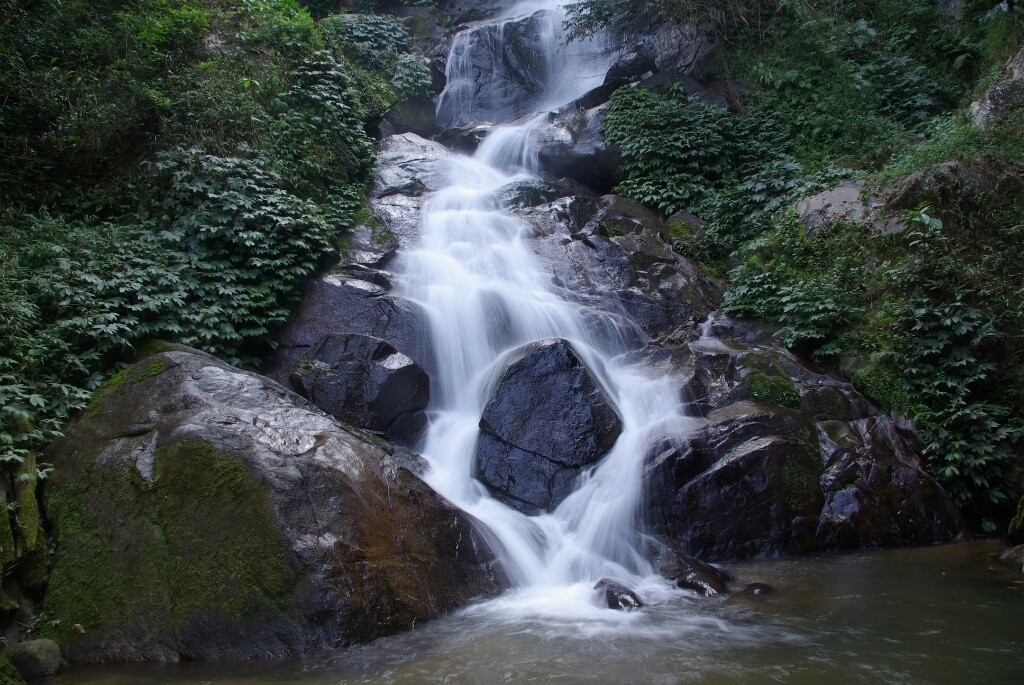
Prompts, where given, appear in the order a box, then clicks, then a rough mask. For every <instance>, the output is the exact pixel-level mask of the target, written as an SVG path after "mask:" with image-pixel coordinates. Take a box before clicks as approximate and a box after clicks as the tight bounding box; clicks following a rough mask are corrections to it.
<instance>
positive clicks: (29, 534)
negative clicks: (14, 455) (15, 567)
mask: <svg viewBox="0 0 1024 685" xmlns="http://www.w3.org/2000/svg"><path fill="white" fill-rule="evenodd" d="M37 482H38V475H37V473H36V455H35V453H33V452H29V453H28V455H27V456H26V457H25V461H24V462H22V463H21V465H20V466H19V467H18V471H17V476H16V478H15V492H16V493H17V494H18V537H19V539H20V541H21V546H22V547H23V548H24V549H25V550H34V549H35V548H36V545H38V544H39V542H40V540H41V538H42V530H41V523H40V516H39V500H38V498H37V497H36V484H37Z"/></svg>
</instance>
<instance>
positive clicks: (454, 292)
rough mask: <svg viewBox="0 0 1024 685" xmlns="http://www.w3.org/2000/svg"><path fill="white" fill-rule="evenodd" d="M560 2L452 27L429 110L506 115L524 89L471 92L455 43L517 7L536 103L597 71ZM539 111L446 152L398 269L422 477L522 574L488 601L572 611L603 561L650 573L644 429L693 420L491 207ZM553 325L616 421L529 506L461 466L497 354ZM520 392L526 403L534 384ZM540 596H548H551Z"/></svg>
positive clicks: (604, 58) (528, 172)
mask: <svg viewBox="0 0 1024 685" xmlns="http://www.w3.org/2000/svg"><path fill="white" fill-rule="evenodd" d="M564 4H565V3H564V1H563V0H548V1H545V2H537V1H529V2H521V3H518V4H516V5H514V6H513V7H512V8H510V9H509V10H508V11H506V13H505V14H503V15H502V16H501V17H499V18H498V19H496V20H494V22H496V23H494V24H488V25H485V26H479V25H478V26H474V27H471V28H469V29H467V30H465V31H463V32H462V33H460V34H458V35H457V36H456V38H455V41H454V45H453V48H452V56H451V57H450V59H449V63H448V79H449V80H448V87H447V88H446V90H445V91H444V93H443V94H442V95H441V97H440V104H439V110H440V111H439V114H445V113H446V115H447V117H448V118H449V123H452V124H464V123H470V122H472V121H474V120H476V119H477V118H479V117H481V116H482V115H486V116H487V117H489V118H490V119H491V120H492V121H494V120H496V121H498V122H501V121H508V120H510V119H517V118H519V116H520V114H521V112H520V111H517V108H518V107H519V104H521V103H519V104H517V105H516V106H513V107H505V108H504V109H503V110H501V111H499V110H498V109H497V105H500V104H501V103H500V102H496V101H494V100H488V101H485V102H481V101H480V99H479V98H480V97H489V96H488V94H487V93H483V94H481V93H476V94H475V95H476V97H474V96H473V94H472V93H470V92H469V91H470V90H471V88H470V87H469V85H468V84H469V83H470V82H471V81H472V77H473V75H472V74H471V73H468V72H469V70H470V69H471V66H470V62H471V60H469V59H468V57H467V53H468V52H469V51H470V50H472V49H473V48H472V46H473V44H474V42H475V41H479V40H481V34H486V35H485V38H486V39H487V40H498V41H500V40H502V37H503V35H504V28H503V27H504V24H505V23H507V22H510V21H518V20H522V19H523V18H524V17H530V18H531V21H533V22H536V23H539V25H540V26H541V27H542V28H543V30H542V31H541V32H540V33H539V34H538V36H537V39H538V40H539V41H541V47H542V50H540V52H539V53H538V54H537V55H536V56H535V57H536V59H535V60H534V66H535V67H536V76H537V78H538V82H537V83H536V88H535V91H534V96H533V104H535V105H536V106H537V108H539V109H543V110H546V109H553V108H556V107H558V106H561V105H563V104H565V103H567V102H570V101H572V100H574V99H576V98H578V97H580V96H581V95H583V94H584V93H586V92H587V91H588V90H590V89H592V88H594V87H596V86H598V85H600V84H601V82H602V79H603V78H604V74H605V72H606V71H607V68H608V66H609V65H610V63H611V61H613V60H614V57H615V56H614V53H613V52H612V51H611V50H609V49H608V48H607V46H606V45H605V44H603V42H602V41H601V40H599V39H592V40H588V41H579V42H571V43H569V44H568V45H566V44H564V38H563V35H562V31H561V25H562V22H563V21H564V18H565V13H564V10H563V8H562V6H563V5H564ZM495 26H497V27H498V29H497V30H496V31H495V30H494V27H495ZM503 50H504V49H503V48H502V47H499V48H497V49H496V50H495V51H496V52H498V53H501V52H503ZM499 76H500V74H495V77H496V78H497V77H499ZM544 116H546V114H545V113H543V112H541V113H539V114H536V115H535V116H530V115H527V116H525V117H522V118H520V119H519V121H518V122H517V123H511V124H505V125H502V126H499V127H497V128H496V129H495V130H494V131H493V132H492V133H491V134H490V135H489V136H488V138H487V139H486V140H485V141H484V142H483V144H482V145H481V146H480V147H479V149H478V150H477V151H476V153H475V154H474V155H473V156H472V157H468V156H462V155H459V156H455V157H453V158H452V161H451V164H450V170H449V172H450V183H449V185H448V186H447V187H445V188H443V189H442V190H440V191H438V192H436V193H434V194H433V195H432V196H431V197H430V198H429V199H428V200H427V202H426V204H425V206H424V209H423V212H422V216H421V226H420V235H421V238H420V243H419V245H417V246H416V247H413V248H411V249H407V250H406V251H405V252H404V253H403V254H402V257H401V260H402V261H401V265H400V268H399V273H400V278H399V280H400V291H401V294H402V295H403V296H404V297H406V298H408V299H410V300H413V301H415V302H417V303H419V304H420V305H422V306H423V308H424V309H425V311H426V312H427V315H428V318H429V329H430V335H431V336H432V342H433V348H434V349H435V350H436V355H437V360H436V361H437V381H436V383H435V386H434V393H433V399H432V407H431V410H432V411H431V421H430V426H429V429H428V434H427V436H426V439H425V444H424V446H423V450H422V452H423V455H424V456H425V457H426V459H427V460H428V461H429V463H430V471H429V473H428V474H427V481H428V482H429V483H430V485H431V486H433V487H434V488H435V489H436V490H437V491H438V492H440V493H441V494H443V495H444V496H445V497H447V498H448V499H450V500H451V501H453V502H455V503H456V504H457V505H458V506H460V507H461V508H463V509H464V510H466V511H467V512H469V513H471V514H472V515H473V516H475V517H476V518H478V519H479V520H480V521H481V522H482V523H483V524H484V525H485V526H486V528H487V529H488V530H489V531H490V533H491V535H493V538H494V546H495V548H496V549H497V550H498V554H499V555H500V556H501V558H502V561H503V563H504V566H505V568H506V572H507V573H508V575H509V577H510V578H511V579H512V581H513V583H514V585H515V586H516V587H517V588H518V589H519V591H518V592H517V593H513V597H517V598H518V600H516V599H513V600H508V598H506V599H504V600H499V602H508V601H510V602H511V604H510V606H512V605H515V606H519V608H523V606H526V607H532V609H528V610H537V611H542V612H547V611H554V612H556V613H557V612H561V611H564V612H569V613H571V612H573V611H576V610H578V609H584V610H586V608H587V607H591V608H592V602H593V601H594V599H593V596H592V595H593V593H592V591H591V588H592V586H593V585H594V582H595V580H597V579H599V578H601V577H603V576H614V577H617V578H620V579H626V580H629V581H630V582H633V583H643V582H645V579H648V580H650V582H652V583H653V582H655V581H653V579H652V576H653V569H652V567H651V565H650V564H649V563H648V561H646V560H645V558H644V556H643V554H642V553H641V549H640V546H641V539H640V535H639V533H638V528H639V525H638V521H637V514H638V507H639V501H640V498H641V496H642V483H641V476H642V473H641V471H642V468H643V463H644V459H645V456H647V454H648V453H649V450H650V449H651V447H652V445H654V444H655V443H656V442H658V441H659V440H664V439H671V438H678V437H679V436H683V435H685V434H686V433H687V432H689V431H690V430H691V429H692V427H693V426H694V425H695V424H697V422H698V420H697V419H693V418H688V417H687V416H685V415H684V413H683V411H682V410H681V407H680V400H679V383H680V380H679V379H678V378H673V377H672V376H669V375H666V374H665V372H664V371H663V370H661V369H648V368H643V367H640V366H636V365H634V364H631V363H628V362H627V361H626V360H625V358H624V357H625V355H626V354H627V353H628V352H630V351H631V346H633V347H635V342H634V343H631V342H630V341H631V340H632V341H635V340H636V336H635V334H634V333H633V332H632V331H627V330H625V329H624V328H623V324H622V323H620V321H619V320H617V319H615V318H613V317H612V316H610V315H605V314H600V313H595V312H594V311H593V310H585V309H584V308H582V307H581V306H580V305H578V304H576V303H574V302H571V301H569V300H567V299H565V298H564V297H563V296H562V295H561V294H560V293H559V292H558V291H557V289H556V288H554V287H552V285H551V281H552V274H550V273H548V272H547V271H546V270H545V269H544V268H543V267H542V265H541V264H540V262H539V260H538V259H537V257H536V256H535V255H534V254H533V252H532V251H531V246H530V236H531V231H532V230H533V229H532V227H531V226H530V225H529V224H527V223H526V222H525V221H523V220H522V219H520V218H517V217H514V216H512V215H511V214H509V213H507V212H505V211H503V210H502V209H500V207H499V206H498V202H497V201H496V199H495V194H496V191H498V190H499V189H500V188H502V187H504V186H507V185H508V184H509V183H512V182H515V181H522V180H528V179H537V178H539V173H540V172H539V168H538V164H537V160H536V155H535V154H534V153H533V152H532V150H531V147H530V140H529V139H530V132H531V129H532V128H533V127H534V126H536V125H537V122H538V121H540V120H542V119H543V117H544ZM552 338H560V339H564V340H566V341H568V342H569V343H570V344H571V347H572V349H573V350H574V351H575V352H576V354H577V355H578V356H579V358H580V359H581V360H582V361H583V362H584V363H585V365H586V366H587V367H588V369H589V371H590V372H591V373H592V374H593V375H594V376H596V378H597V379H598V381H599V383H600V384H601V386H602V388H603V390H604V392H605V393H606V394H607V396H608V397H609V398H610V399H611V401H612V403H613V404H614V406H615V409H616V410H617V413H618V414H619V416H620V418H621V423H622V431H621V434H620V435H619V437H618V439H617V440H616V442H615V444H614V446H613V447H612V449H611V450H610V452H608V454H607V455H606V456H605V457H604V458H603V459H602V460H600V461H599V462H597V464H596V466H595V467H593V468H592V469H589V470H585V471H584V472H583V473H582V475H581V477H580V478H579V479H578V481H577V482H576V486H575V490H574V491H573V492H572V494H571V495H569V496H568V497H567V498H566V499H565V500H564V501H562V502H561V503H560V504H558V506H557V508H555V509H554V510H553V511H552V512H550V513H542V514H540V515H535V516H530V515H527V514H525V513H522V512H520V511H517V510H516V509H514V508H511V507H509V506H507V505H506V504H504V503H502V502H501V501H499V500H498V499H495V498H494V497H492V496H491V494H490V493H489V492H488V490H487V489H486V488H485V487H484V486H483V485H482V484H481V483H480V482H479V481H477V480H476V479H475V478H474V460H475V455H476V449H477V441H478V437H479V435H480V428H479V426H480V420H481V416H482V414H483V412H484V408H485V405H486V404H487V402H488V400H489V399H490V397H491V395H492V393H493V392H494V390H495V387H496V385H497V382H498V379H499V377H500V376H501V374H502V373H503V371H504V370H505V368H506V366H507V364H508V360H509V357H510V355H513V354H514V353H515V351H516V350H518V349H519V348H521V347H522V346H523V345H526V344H528V343H532V342H535V341H541V340H546V339H552ZM520 401H521V402H523V403H531V402H533V401H534V398H531V397H522V398H521V400H520ZM548 598H557V599H554V600H552V601H551V602H550V603H549V602H548ZM517 601H519V603H518V604H517ZM524 603H525V604H524ZM556 603H557V604H558V606H554V604H556Z"/></svg>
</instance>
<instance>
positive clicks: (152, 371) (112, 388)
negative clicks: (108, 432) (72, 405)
mask: <svg viewBox="0 0 1024 685" xmlns="http://www.w3.org/2000/svg"><path fill="white" fill-rule="evenodd" d="M143 361H145V360H143ZM170 366H171V364H170V362H168V361H167V360H166V359H162V358H161V359H151V360H149V361H146V363H145V364H143V363H141V362H140V363H137V364H135V365H134V366H129V367H127V368H125V369H121V370H120V371H118V372H117V373H115V374H114V375H113V376H111V377H110V378H109V379H107V382H106V383H104V384H103V385H101V386H100V387H99V388H97V389H96V391H95V392H94V393H93V394H92V399H90V400H89V405H88V406H87V407H86V408H85V410H84V411H83V412H82V418H83V419H88V418H93V417H95V416H97V415H99V413H100V411H101V410H102V408H103V401H104V400H106V398H108V397H110V395H112V394H113V393H115V392H117V391H118V390H120V389H121V388H123V387H125V386H126V385H132V384H133V383H138V382H140V381H144V380H146V379H147V378H153V377H154V376H159V375H160V374H161V373H163V372H164V371H166V370H167V369H168V368H170Z"/></svg>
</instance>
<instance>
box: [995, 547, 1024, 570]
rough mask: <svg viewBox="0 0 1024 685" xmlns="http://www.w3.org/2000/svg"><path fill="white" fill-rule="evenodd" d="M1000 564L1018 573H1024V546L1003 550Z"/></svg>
mask: <svg viewBox="0 0 1024 685" xmlns="http://www.w3.org/2000/svg"><path fill="white" fill-rule="evenodd" d="M999 563H1001V564H1002V565H1003V566H1006V567H1007V568H1011V569H1013V570H1014V571H1016V572H1017V573H1024V545H1017V546H1016V547H1010V548H1009V549H1006V550H1003V553H1002V554H1000V555H999Z"/></svg>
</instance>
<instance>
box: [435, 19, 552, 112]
mask: <svg viewBox="0 0 1024 685" xmlns="http://www.w3.org/2000/svg"><path fill="white" fill-rule="evenodd" d="M546 15H547V12H544V11H541V12H537V13H535V14H532V15H530V16H529V17H525V18H522V19H518V20H516V21H509V22H503V23H501V24H480V25H477V26H474V27H472V28H470V29H469V30H468V32H467V33H465V34H463V35H462V36H460V37H457V38H456V40H455V43H454V44H453V46H452V55H451V57H450V59H451V60H457V61H461V62H462V63H463V64H462V67H461V69H460V70H459V72H460V73H459V76H460V80H459V82H454V81H453V82H451V83H448V85H447V88H448V91H447V92H446V93H445V94H444V95H443V96H442V98H441V100H440V101H439V103H438V108H437V122H438V124H439V125H440V127H441V128H442V129H444V128H454V127H456V126H461V125H463V124H467V123H471V122H478V121H492V122H496V123H499V122H504V121H512V120H515V119H518V118H519V117H521V116H523V115H525V114H529V113H530V112H533V111H534V110H535V109H536V105H537V99H538V98H539V97H540V96H542V95H543V91H544V86H545V84H547V82H548V80H549V79H548V74H547V73H546V70H545V65H544V63H543V60H539V59H538V56H539V55H543V54H545V33H546V32H545V24H546V22H545V16H546Z"/></svg>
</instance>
